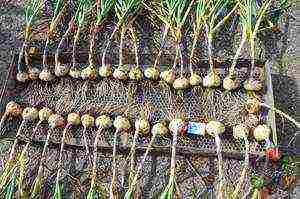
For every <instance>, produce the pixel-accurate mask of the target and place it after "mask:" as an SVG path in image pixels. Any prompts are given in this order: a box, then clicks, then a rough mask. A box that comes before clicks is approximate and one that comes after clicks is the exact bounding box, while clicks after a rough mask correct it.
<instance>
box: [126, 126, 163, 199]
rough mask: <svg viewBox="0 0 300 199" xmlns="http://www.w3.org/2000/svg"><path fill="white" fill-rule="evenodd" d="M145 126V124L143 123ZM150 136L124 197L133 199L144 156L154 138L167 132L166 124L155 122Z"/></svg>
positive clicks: (144, 160) (147, 152)
mask: <svg viewBox="0 0 300 199" xmlns="http://www.w3.org/2000/svg"><path fill="white" fill-rule="evenodd" d="M145 126H147V125H145ZM151 132H152V137H151V140H150V142H149V144H148V146H147V149H146V152H145V153H144V155H143V157H142V160H141V162H140V163H139V165H138V168H137V169H136V172H133V174H134V175H133V177H132V178H131V181H130V184H129V188H128V190H127V191H126V193H125V196H124V198H125V199H133V198H134V192H135V189H136V186H137V183H138V179H139V177H140V174H141V172H142V169H143V166H144V164H145V162H146V158H147V156H148V154H149V152H150V150H151V149H152V146H153V144H154V142H155V139H156V137H157V136H159V135H160V136H165V135H166V134H168V133H169V129H168V128H167V127H166V125H165V124H164V123H161V122H160V123H157V124H155V125H154V126H153V127H152V130H151Z"/></svg>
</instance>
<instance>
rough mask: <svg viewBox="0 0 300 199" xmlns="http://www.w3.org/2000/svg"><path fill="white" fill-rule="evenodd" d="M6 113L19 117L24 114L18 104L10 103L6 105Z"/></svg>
mask: <svg viewBox="0 0 300 199" xmlns="http://www.w3.org/2000/svg"><path fill="white" fill-rule="evenodd" d="M5 112H6V113H9V114H11V115H13V116H18V115H21V114H22V108H21V106H20V105H19V104H17V103H16V102H14V101H10V102H8V103H7V105H6V108H5Z"/></svg>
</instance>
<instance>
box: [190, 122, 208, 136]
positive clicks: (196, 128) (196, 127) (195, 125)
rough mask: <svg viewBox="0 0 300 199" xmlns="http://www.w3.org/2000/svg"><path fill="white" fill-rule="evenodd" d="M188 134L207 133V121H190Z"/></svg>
mask: <svg viewBox="0 0 300 199" xmlns="http://www.w3.org/2000/svg"><path fill="white" fill-rule="evenodd" d="M188 134H193V135H205V123H199V122H189V126H188Z"/></svg>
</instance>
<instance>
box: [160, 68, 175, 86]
mask: <svg viewBox="0 0 300 199" xmlns="http://www.w3.org/2000/svg"><path fill="white" fill-rule="evenodd" d="M160 78H161V79H162V80H164V81H165V82H167V83H168V84H173V82H174V81H175V79H176V77H175V74H174V72H173V70H172V69H170V70H165V71H163V72H161V74H160Z"/></svg>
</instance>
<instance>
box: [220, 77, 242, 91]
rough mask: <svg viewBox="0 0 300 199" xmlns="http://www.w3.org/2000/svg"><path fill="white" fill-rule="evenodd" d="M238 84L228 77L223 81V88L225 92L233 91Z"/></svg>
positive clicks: (234, 79) (233, 78)
mask: <svg viewBox="0 0 300 199" xmlns="http://www.w3.org/2000/svg"><path fill="white" fill-rule="evenodd" d="M239 85H240V82H239V80H238V79H237V78H236V77H232V76H230V75H228V76H227V77H225V79H224V80H223V88H224V89H225V90H227V91H231V90H235V89H237V88H238V87H239Z"/></svg>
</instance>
